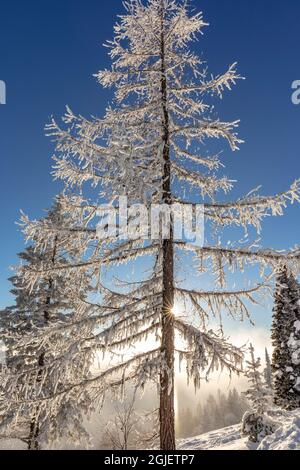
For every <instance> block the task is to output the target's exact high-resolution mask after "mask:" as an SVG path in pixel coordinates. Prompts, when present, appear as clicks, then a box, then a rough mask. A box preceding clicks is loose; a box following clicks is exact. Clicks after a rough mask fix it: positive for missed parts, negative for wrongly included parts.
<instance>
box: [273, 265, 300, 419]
mask: <svg viewBox="0 0 300 470" xmlns="http://www.w3.org/2000/svg"><path fill="white" fill-rule="evenodd" d="M272 340H273V346H274V353H273V373H274V402H275V404H276V405H278V406H280V407H282V408H284V409H287V410H293V409H297V408H299V406H300V348H299V344H300V307H299V284H298V283H297V281H296V279H295V278H294V276H293V275H292V274H291V273H290V272H289V271H288V269H287V268H286V267H284V268H283V269H282V270H281V272H280V273H279V275H278V277H277V284H276V290H275V305H274V309H273V326H272Z"/></svg>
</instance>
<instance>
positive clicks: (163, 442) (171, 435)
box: [159, 6, 176, 450]
mask: <svg viewBox="0 0 300 470" xmlns="http://www.w3.org/2000/svg"><path fill="white" fill-rule="evenodd" d="M161 26H162V29H161V64H162V65H161V94H162V108H163V143H164V147H163V160H164V172H163V173H164V175H163V181H164V183H163V202H164V204H168V205H171V203H172V194H171V162H170V129H169V114H168V109H167V80H166V75H165V36H164V7H163V6H162V13H161ZM171 222H172V223H171V230H170V238H169V239H168V240H164V241H163V310H162V319H161V323H162V338H161V353H162V357H163V361H164V368H162V370H161V373H160V413H159V414H160V448H161V449H162V450H175V448H176V443H175V413H174V317H173V310H172V309H173V306H174V279H173V278H174V253H173V250H174V248H173V221H171Z"/></svg>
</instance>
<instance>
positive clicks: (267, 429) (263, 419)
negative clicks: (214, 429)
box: [242, 344, 275, 442]
mask: <svg viewBox="0 0 300 470" xmlns="http://www.w3.org/2000/svg"><path fill="white" fill-rule="evenodd" d="M249 353H250V359H249V361H247V369H246V377H247V379H248V382H249V385H250V387H249V389H248V390H247V391H246V392H245V397H246V398H247V400H248V402H249V404H250V406H251V408H252V411H247V412H246V413H245V415H244V417H243V424H242V433H243V435H245V436H249V439H250V440H251V441H253V442H260V441H261V440H262V439H263V438H264V437H265V436H267V435H269V434H272V433H273V432H274V429H275V423H274V422H273V421H272V420H271V419H270V418H269V417H268V416H267V411H268V409H269V400H268V389H267V387H266V386H265V384H264V381H263V374H262V372H261V360H260V358H257V359H256V358H255V355H254V348H253V346H252V344H251V345H250V348H249Z"/></svg>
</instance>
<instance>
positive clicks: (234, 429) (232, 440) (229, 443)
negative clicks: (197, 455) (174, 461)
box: [178, 424, 249, 450]
mask: <svg viewBox="0 0 300 470" xmlns="http://www.w3.org/2000/svg"><path fill="white" fill-rule="evenodd" d="M240 430H241V426H240V425H239V424H238V425H235V426H230V427H228V428H224V429H219V430H217V431H211V432H209V433H207V434H202V435H200V436H196V437H191V438H189V439H183V440H182V441H180V444H179V446H178V449H179V450H249V449H248V446H247V440H248V439H247V438H242V437H241V432H240Z"/></svg>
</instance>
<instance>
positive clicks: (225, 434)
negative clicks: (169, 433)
mask: <svg viewBox="0 0 300 470" xmlns="http://www.w3.org/2000/svg"><path fill="white" fill-rule="evenodd" d="M273 418H275V416H274V417H273ZM276 419H277V421H278V429H277V431H276V432H275V433H274V434H273V435H272V436H268V437H266V438H265V439H263V440H262V442H261V443H260V444H259V445H255V444H251V443H249V442H248V439H247V438H242V437H241V433H240V429H241V425H236V426H231V427H228V428H224V429H220V430H217V431H213V432H209V433H207V434H202V435H200V436H196V437H191V438H189V439H183V440H181V441H180V443H179V446H178V448H179V449H180V450H216V451H217V450H300V411H297V412H291V413H288V412H281V414H280V415H279V416H278V415H277V416H276Z"/></svg>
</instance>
